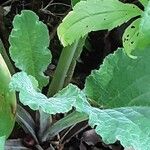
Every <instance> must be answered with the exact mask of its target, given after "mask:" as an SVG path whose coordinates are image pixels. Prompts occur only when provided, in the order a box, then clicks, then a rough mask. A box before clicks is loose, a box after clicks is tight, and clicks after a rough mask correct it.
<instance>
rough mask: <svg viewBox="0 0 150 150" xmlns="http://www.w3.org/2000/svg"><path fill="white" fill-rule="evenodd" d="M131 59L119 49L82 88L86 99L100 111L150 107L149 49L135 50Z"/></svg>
mask: <svg viewBox="0 0 150 150" xmlns="http://www.w3.org/2000/svg"><path fill="white" fill-rule="evenodd" d="M134 55H135V56H137V59H131V58H130V57H128V56H127V55H126V54H125V53H124V51H123V50H121V49H119V50H117V51H116V52H115V53H114V54H111V55H109V56H108V57H107V58H106V59H105V61H104V63H103V65H101V66H100V69H99V70H94V71H92V73H91V75H90V76H89V77H88V78H87V80H86V84H85V89H84V90H85V92H86V94H87V96H88V97H89V98H90V99H92V100H94V101H96V102H98V103H99V104H100V105H102V106H104V107H113V108H114V107H121V106H122V107H124V106H132V105H137V106H138V105H144V106H150V100H149V97H150V84H149V83H150V67H149V62H150V49H149V48H146V49H144V50H136V52H135V53H134Z"/></svg>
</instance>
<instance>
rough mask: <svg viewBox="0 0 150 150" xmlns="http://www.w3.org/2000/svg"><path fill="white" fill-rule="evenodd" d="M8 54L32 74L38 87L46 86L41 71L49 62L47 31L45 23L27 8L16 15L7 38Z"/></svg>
mask: <svg viewBox="0 0 150 150" xmlns="http://www.w3.org/2000/svg"><path fill="white" fill-rule="evenodd" d="M9 41H10V55H11V58H12V59H13V61H14V62H15V65H16V67H18V68H19V69H21V70H22V71H25V72H27V74H29V75H32V76H34V77H35V78H36V79H37V80H38V82H39V85H40V88H42V87H43V86H46V85H47V83H48V77H46V76H45V75H44V74H43V72H44V71H45V70H46V68H47V66H48V64H49V63H50V62H51V53H50V51H49V49H48V46H49V42H50V39H49V33H48V29H47V27H46V25H45V24H44V23H42V22H41V21H39V18H38V16H37V15H36V14H35V13H34V12H32V11H29V10H23V11H22V12H21V14H20V15H16V16H15V18H14V21H13V29H12V32H11V35H10V38H9Z"/></svg>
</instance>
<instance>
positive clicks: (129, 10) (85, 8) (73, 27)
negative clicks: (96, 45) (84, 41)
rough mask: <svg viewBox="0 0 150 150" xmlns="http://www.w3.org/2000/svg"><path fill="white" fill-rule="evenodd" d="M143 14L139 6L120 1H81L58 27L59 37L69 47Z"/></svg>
mask: <svg viewBox="0 0 150 150" xmlns="http://www.w3.org/2000/svg"><path fill="white" fill-rule="evenodd" d="M141 12H142V11H141V10H140V9H139V8H138V7H137V6H135V5H133V4H124V3H122V2H120V1H118V0H109V1H108V0H87V1H80V2H79V3H77V4H76V5H75V7H74V8H73V11H71V12H70V13H69V14H68V15H67V16H66V17H65V19H64V20H63V23H62V24H60V26H59V27H58V36H59V39H60V40H61V42H62V44H63V45H64V46H67V45H68V44H72V43H73V42H74V41H75V40H79V39H80V38H81V37H83V36H85V35H86V34H87V33H89V32H91V31H97V30H104V29H108V30H111V29H113V28H115V27H117V26H119V25H121V24H123V23H124V22H127V21H128V20H130V19H131V18H133V17H135V16H138V15H141Z"/></svg>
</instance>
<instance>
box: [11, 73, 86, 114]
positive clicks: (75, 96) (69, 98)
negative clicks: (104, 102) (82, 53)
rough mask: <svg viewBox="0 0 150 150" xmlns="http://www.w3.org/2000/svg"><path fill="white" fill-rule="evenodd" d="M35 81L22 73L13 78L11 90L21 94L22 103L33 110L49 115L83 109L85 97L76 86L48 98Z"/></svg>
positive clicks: (70, 86)
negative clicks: (39, 90) (74, 107)
mask: <svg viewBox="0 0 150 150" xmlns="http://www.w3.org/2000/svg"><path fill="white" fill-rule="evenodd" d="M34 83H35V79H34V78H33V77H31V76H28V75H27V74H26V73H25V72H20V73H17V74H15V75H14V76H13V77H12V80H11V83H10V88H11V89H12V90H16V91H18V92H20V93H19V97H20V101H21V102H22V103H23V104H24V105H28V106H29V107H30V108H31V109H33V110H42V111H43V112H45V113H48V114H56V113H65V112H68V111H69V110H71V109H72V107H73V106H76V107H77V109H78V110H80V109H81V107H82V105H83V101H84V100H85V99H86V97H85V95H84V94H83V93H82V94H81V91H80V90H79V89H78V88H77V87H76V86H74V85H69V86H67V87H66V88H65V89H63V90H62V91H60V92H59V93H58V94H56V95H55V96H54V97H51V98H47V97H46V96H45V95H43V94H42V93H40V92H38V89H37V84H34Z"/></svg>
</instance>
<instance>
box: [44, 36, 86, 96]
mask: <svg viewBox="0 0 150 150" xmlns="http://www.w3.org/2000/svg"><path fill="white" fill-rule="evenodd" d="M85 39H86V36H85V37H84V38H82V39H80V40H79V41H78V42H75V43H73V44H72V45H69V46H67V47H64V48H63V50H62V53H61V55H60V58H59V62H58V65H57V68H56V71H55V74H54V78H53V80H52V82H51V84H50V86H49V89H48V94H47V96H48V97H50V96H53V95H54V94H56V93H57V92H58V91H59V90H61V89H62V88H63V87H64V86H67V85H68V83H70V80H71V78H72V75H73V73H74V69H75V66H76V61H77V59H78V58H79V56H80V54H81V52H82V47H83V45H84V42H85Z"/></svg>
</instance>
